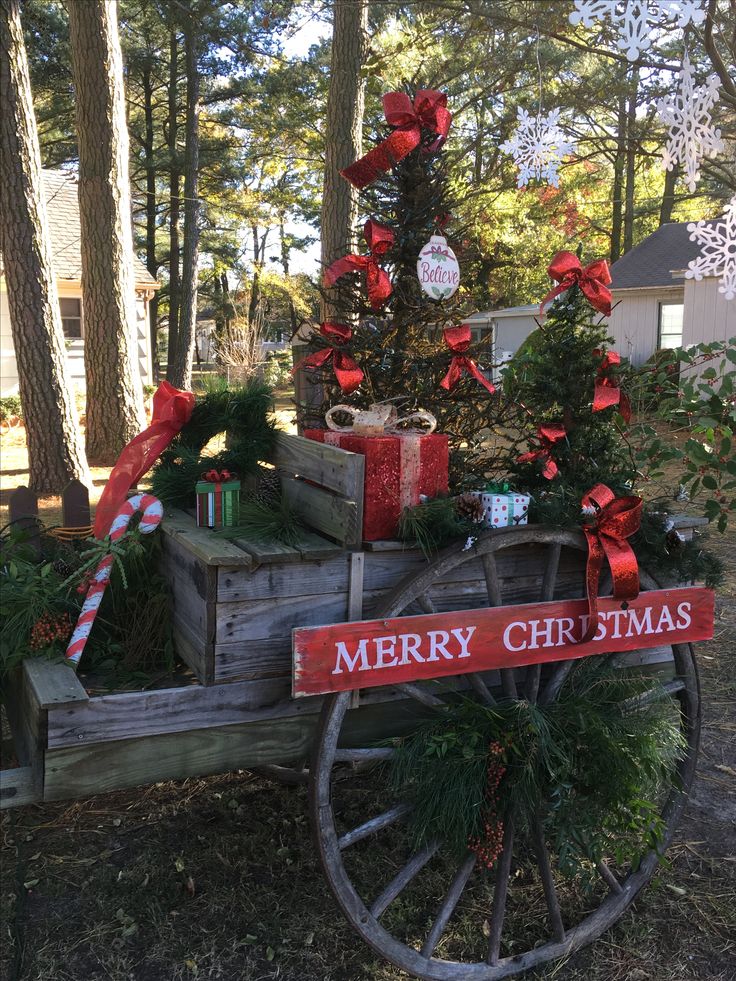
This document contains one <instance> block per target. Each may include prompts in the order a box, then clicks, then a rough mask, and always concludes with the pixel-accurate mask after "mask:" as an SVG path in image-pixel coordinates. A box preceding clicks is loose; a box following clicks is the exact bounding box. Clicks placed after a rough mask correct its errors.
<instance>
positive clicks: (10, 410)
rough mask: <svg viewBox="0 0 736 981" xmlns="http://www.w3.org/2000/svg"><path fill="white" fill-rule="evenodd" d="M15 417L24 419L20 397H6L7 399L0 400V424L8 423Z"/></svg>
mask: <svg viewBox="0 0 736 981" xmlns="http://www.w3.org/2000/svg"><path fill="white" fill-rule="evenodd" d="M13 416H18V418H20V419H22V418H23V407H22V406H21V404H20V395H6V396H5V398H2V399H0V422H7V421H8V420H9V419H11V418H12V417H13Z"/></svg>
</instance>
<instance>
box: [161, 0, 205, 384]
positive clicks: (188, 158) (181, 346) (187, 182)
mask: <svg viewBox="0 0 736 981" xmlns="http://www.w3.org/2000/svg"><path fill="white" fill-rule="evenodd" d="M184 57H185V61H186V75H187V112H186V123H185V141H184V249H183V255H182V269H181V310H180V317H179V332H178V334H179V336H178V340H177V345H176V352H175V356H174V361H173V365H171V367H170V371H169V373H168V378H169V380H170V381H171V383H172V384H173V385H176V386H177V388H186V389H189V388H191V385H192V357H193V355H194V351H195V338H196V330H197V274H198V267H199V197H198V195H199V70H198V67H197V25H196V24H195V23H194V19H193V17H192V10H191V6H190V7H189V13H188V15H187V17H186V19H185V26H184Z"/></svg>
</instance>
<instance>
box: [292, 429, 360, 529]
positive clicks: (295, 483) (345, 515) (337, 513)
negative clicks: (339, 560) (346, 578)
mask: <svg viewBox="0 0 736 981" xmlns="http://www.w3.org/2000/svg"><path fill="white" fill-rule="evenodd" d="M318 445H319V444H318ZM281 489H282V492H283V494H284V496H285V497H286V499H287V500H288V501H289V504H290V505H291V506H292V508H294V510H295V511H296V512H297V513H298V514H300V515H301V516H302V517H303V519H304V520H305V521H306V522H307V524H308V525H309V526H310V527H312V528H316V529H317V531H321V532H323V533H324V534H326V535H331V536H332V537H333V538H336V539H337V540H338V541H340V542H344V543H345V544H346V545H357V544H359V543H360V540H361V537H362V527H361V526H360V525H359V523H358V504H357V502H356V501H355V500H348V499H347V498H344V497H337V496H336V495H335V494H332V493H331V492H330V491H327V490H324V489H322V488H320V487H314V486H313V485H312V484H308V483H306V482H305V481H304V480H296V479H294V478H292V477H286V476H283V475H282V477H281Z"/></svg>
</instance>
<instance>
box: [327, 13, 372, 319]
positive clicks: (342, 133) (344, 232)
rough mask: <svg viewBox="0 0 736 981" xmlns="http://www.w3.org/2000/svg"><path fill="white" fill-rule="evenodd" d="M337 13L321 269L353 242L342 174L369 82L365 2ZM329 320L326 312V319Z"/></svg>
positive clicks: (357, 136)
mask: <svg viewBox="0 0 736 981" xmlns="http://www.w3.org/2000/svg"><path fill="white" fill-rule="evenodd" d="M334 11H335V13H334V18H333V27H332V56H331V62H330V87H329V92H328V96H327V120H326V126H325V175H324V185H323V191H322V215H321V225H320V228H321V235H322V265H323V267H324V266H327V265H329V264H330V263H331V262H333V261H334V260H335V259H338V258H339V257H340V256H342V255H344V254H345V253H346V252H349V251H350V246H351V242H353V236H354V226H355V222H356V218H357V192H356V191H355V189H354V188H353V187H352V186H351V185H350V184H349V183H348V181H346V180H345V178H344V177H342V176H341V175H340V171H341V170H342V169H343V168H344V167H347V166H348V165H349V164H351V163H352V162H353V161H354V160H356V159H357V158H358V157H359V156H360V155H361V152H362V146H363V135H362V134H363V112H364V109H365V80H364V79H362V78H361V75H360V69H361V65H362V63H363V59H364V58H365V54H366V51H367V45H368V40H367V37H368V35H367V31H368V4H367V2H365V0H335V4H334ZM329 316H330V311H329V309H325V310H324V312H323V319H329Z"/></svg>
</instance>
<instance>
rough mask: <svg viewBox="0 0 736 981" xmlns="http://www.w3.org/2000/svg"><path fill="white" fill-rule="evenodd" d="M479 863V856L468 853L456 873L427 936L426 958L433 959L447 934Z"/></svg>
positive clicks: (424, 951) (424, 952)
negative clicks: (469, 880) (445, 933)
mask: <svg viewBox="0 0 736 981" xmlns="http://www.w3.org/2000/svg"><path fill="white" fill-rule="evenodd" d="M477 861H478V857H477V855H475V853H474V852H468V854H467V856H466V858H465V861H464V862H463V863H462V865H461V866H460V868H459V869H458V870H457V872H456V873H455V876H454V878H453V880H452V882H451V883H450V887H449V889H448V890H447V892H446V893H445V898H444V899H443V900H442V903H441V904H440V907H439V909H438V910H437V914H436V916H435V918H434V922H433V923H432V927H431V929H430V931H429V933H428V934H427V939H426V940H425V941H424V944H423V945H422V955H423V956H424V957H431V956H432V954H433V953H434V952H435V948H436V947H437V944H438V943H439V942H440V940H441V939H442V934H443V933H444V932H445V928H446V927H447V924H448V923H449V922H450V917H451V916H452V914H453V913H454V912H455V907H456V906H457V904H458V903H459V902H460V897H461V896H462V894H463V890H464V889H465V886H466V885H467V883H468V879H469V878H470V876H471V875H472V872H473V869H474V868H475V863H476V862H477Z"/></svg>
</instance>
